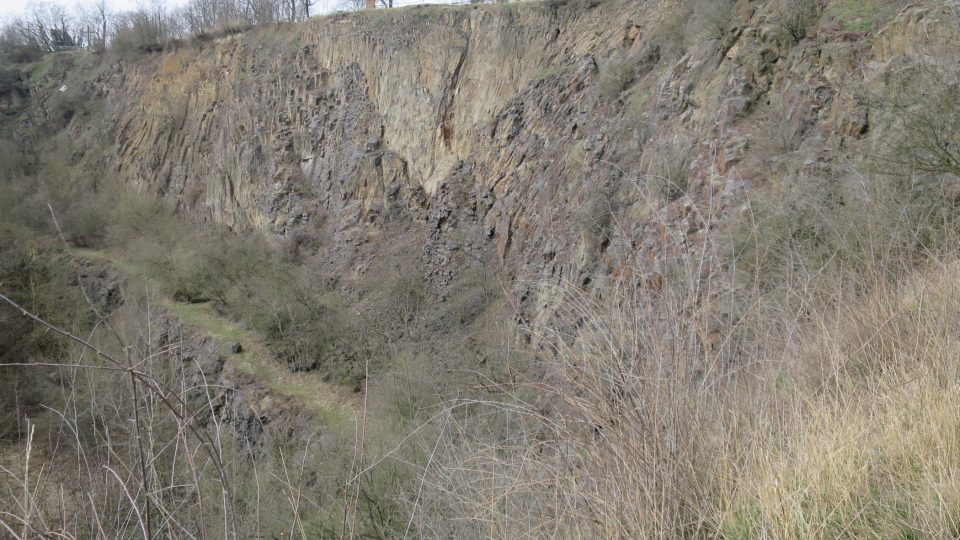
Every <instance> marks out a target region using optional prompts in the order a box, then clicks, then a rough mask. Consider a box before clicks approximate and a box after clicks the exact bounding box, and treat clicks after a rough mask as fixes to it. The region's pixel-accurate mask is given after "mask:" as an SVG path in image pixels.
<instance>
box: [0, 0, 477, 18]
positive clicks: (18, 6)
mask: <svg viewBox="0 0 960 540" xmlns="http://www.w3.org/2000/svg"><path fill="white" fill-rule="evenodd" d="M37 1H38V0H0V17H8V16H11V15H20V14H22V13H23V12H24V11H26V9H27V7H28V6H31V5H33V4H35V3H37ZM45 1H46V2H49V3H53V4H60V5H62V6H64V7H67V8H71V9H72V8H73V7H74V6H75V5H76V4H77V0H45ZM108 1H109V3H110V5H111V6H112V7H113V9H114V10H118V11H123V10H128V9H133V8H135V7H137V5H138V4H139V3H140V0H108ZM185 1H186V0H167V6H168V7H176V6H178V5H181V4H183V3H185ZM460 1H463V0H460ZM340 3H341V2H340V0H318V2H317V4H316V5H315V7H314V8H313V11H314V12H315V13H322V12H324V11H328V10H332V9H334V8H335V7H337V6H338V5H339V4H340ZM452 3H459V2H458V1H457V0H394V5H404V6H405V5H408V4H452Z"/></svg>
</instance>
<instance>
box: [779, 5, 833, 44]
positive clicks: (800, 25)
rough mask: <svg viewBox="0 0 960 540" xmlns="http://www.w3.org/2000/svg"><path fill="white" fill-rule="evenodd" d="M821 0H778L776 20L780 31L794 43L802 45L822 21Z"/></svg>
mask: <svg viewBox="0 0 960 540" xmlns="http://www.w3.org/2000/svg"><path fill="white" fill-rule="evenodd" d="M822 12H823V2H822V1H821V0H777V2H776V18H777V23H778V24H779V26H780V31H781V33H782V34H783V36H784V37H785V38H787V39H788V40H790V41H791V42H792V43H800V42H801V41H803V39H804V38H806V37H807V35H808V34H809V32H810V30H811V29H813V27H814V25H816V24H817V22H818V21H819V20H820V14H821V13H822Z"/></svg>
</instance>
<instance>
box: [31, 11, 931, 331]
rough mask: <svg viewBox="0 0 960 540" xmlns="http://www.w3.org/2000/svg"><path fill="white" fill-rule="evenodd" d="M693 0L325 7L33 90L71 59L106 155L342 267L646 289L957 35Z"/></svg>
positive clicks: (840, 140)
mask: <svg viewBox="0 0 960 540" xmlns="http://www.w3.org/2000/svg"><path fill="white" fill-rule="evenodd" d="M690 4H691V3H690V2H680V1H676V0H649V1H636V0H633V1H620V0H607V1H573V0H571V1H567V2H559V1H548V2H525V3H519V4H511V5H505V6H504V5H496V6H475V7H473V6H470V7H468V6H463V7H440V6H426V7H419V8H404V9H396V10H380V11H376V12H368V13H355V14H345V15H336V16H328V17H323V18H318V19H314V20H311V21H308V22H305V23H301V24H296V25H278V26H271V27H266V28H260V29H254V30H251V31H248V32H245V33H241V34H237V35H233V36H228V37H222V38H217V39H215V40H211V41H196V40H195V41H193V42H191V43H186V44H180V45H179V46H175V45H171V46H168V47H166V48H165V50H164V51H162V52H155V53H150V54H139V55H134V56H133V57H126V58H119V59H118V58H116V57H110V56H107V57H104V58H103V59H101V60H99V61H98V62H99V63H98V64H97V67H96V69H89V65H90V63H89V62H88V63H83V64H77V65H68V66H67V67H66V68H65V69H64V70H63V71H62V74H61V75H57V74H56V73H54V74H49V75H48V76H47V78H46V79H42V80H37V81H34V82H33V84H34V85H35V89H34V92H35V94H37V95H43V94H44V92H47V93H48V94H50V95H53V94H52V92H54V90H53V89H55V88H56V87H57V85H59V84H60V83H61V82H62V81H63V80H65V78H66V77H78V76H80V77H85V78H86V82H85V83H84V84H82V85H80V86H79V87H78V88H77V89H76V91H78V92H80V91H82V92H85V96H86V97H85V99H86V98H89V99H96V100H98V101H99V102H101V103H102V105H103V107H104V111H105V113H106V114H105V120H103V126H102V127H101V128H99V129H101V130H102V133H103V135H102V137H100V138H99V139H98V142H99V143H101V144H104V145H105V151H104V158H103V160H104V163H105V165H106V170H108V171H111V173H112V174H118V175H119V176H120V177H121V178H122V179H123V180H124V181H126V182H127V183H129V185H130V186H132V187H134V188H135V189H137V190H139V191H141V192H145V193H151V194H155V195H157V196H159V197H161V198H163V199H165V200H168V201H170V203H171V204H174V205H176V206H177V207H178V208H180V209H181V210H182V211H184V212H187V213H189V214H191V215H193V216H195V217H196V218H198V219H200V220H211V221H217V222H221V223H223V224H226V225H227V226H229V227H232V228H234V229H235V230H246V229H250V228H253V229H259V230H262V231H265V232H266V233H268V234H270V235H274V236H275V237H276V238H277V239H278V240H280V241H282V240H283V238H284V237H290V236H291V235H294V234H311V235H316V236H320V237H323V238H324V241H323V242H318V243H317V244H316V245H317V247H316V248H315V249H316V250H318V251H319V252H320V254H321V255H324V254H326V255H327V258H330V259H336V260H337V261H338V262H337V266H338V267H339V268H341V269H354V270H355V271H358V272H360V271H362V269H361V270H357V268H358V267H359V265H360V261H361V259H363V258H370V257H375V256H376V254H377V253H389V252H390V247H391V245H395V240H396V238H397V235H398V234H402V235H404V237H405V238H406V242H407V243H406V244H405V246H406V248H409V249H412V250H413V252H414V255H415V256H416V257H418V258H420V259H421V261H422V263H423V265H424V268H425V272H426V273H427V277H428V278H429V279H430V280H431V283H433V284H434V285H435V286H436V287H437V289H438V291H439V292H440V293H441V294H444V293H443V288H444V287H445V286H447V285H448V284H449V283H450V281H451V279H452V278H453V277H454V276H455V275H456V274H457V272H459V271H460V270H462V266H463V265H464V264H483V265H487V266H490V267H494V268H498V269H501V270H503V271H504V272H505V273H506V275H508V276H509V277H510V278H512V279H516V283H522V284H523V285H514V286H515V287H516V288H517V293H518V298H519V301H520V302H521V304H523V303H529V302H532V301H533V300H532V298H534V297H535V296H536V295H532V296H531V295H527V294H526V290H527V289H529V288H530V287H531V286H530V285H529V284H530V283H542V282H543V281H544V280H546V281H552V282H555V283H562V282H565V281H566V282H572V283H576V284H578V285H580V286H585V287H596V288H598V290H601V289H602V288H603V287H604V286H606V284H607V283H609V282H610V281H611V280H614V279H628V280H631V281H633V282H637V283H640V284H642V285H644V286H649V287H657V286H659V283H661V282H662V280H663V275H664V272H665V271H664V267H665V266H666V265H668V264H669V261H670V260H672V259H673V258H675V256H676V255H678V254H679V253H681V252H689V251H690V250H697V249H699V248H700V247H702V246H703V245H704V242H706V239H707V238H709V237H710V231H712V230H714V229H716V228H718V227H722V226H723V224H724V223H725V222H726V221H727V218H728V217H730V216H736V215H738V213H739V212H741V210H742V209H743V208H744V207H745V206H744V205H745V204H746V201H747V199H748V197H747V193H748V192H749V190H750V189H751V188H753V187H755V186H764V185H766V186H768V187H773V188H776V186H777V185H778V184H782V183H785V182H790V181H798V180H797V179H798V178H802V177H803V176H804V175H805V174H822V173H823V171H824V170H825V169H829V168H830V167H832V166H834V164H836V163H838V162H839V160H841V159H843V158H844V157H845V156H849V155H850V154H851V153H856V152H864V151H865V150H864V149H866V148H869V146H870V145H872V144H874V143H875V142H876V141H875V138H876V136H875V133H876V131H877V130H876V129H875V127H876V126H874V125H872V124H871V121H872V118H871V110H870V105H869V103H868V101H869V100H868V99H867V98H866V94H865V93H864V92H863V85H862V83H863V82H864V81H869V80H877V79H879V78H881V77H882V76H883V75H884V74H885V73H888V72H889V71H890V70H891V69H892V68H891V67H890V66H891V65H893V64H895V61H896V60H897V59H899V58H904V57H909V56H910V55H911V54H914V53H913V52H912V47H913V44H915V43H917V42H918V41H919V40H921V37H922V40H923V41H924V42H930V41H936V40H937V39H940V38H938V37H937V36H941V37H943V38H944V39H946V38H947V37H948V36H949V35H950V31H949V29H948V28H947V26H948V23H947V22H946V20H945V16H946V14H947V11H946V10H947V9H949V8H948V7H946V6H943V5H938V4H937V3H931V4H930V5H924V4H922V3H921V4H917V5H914V4H910V5H906V6H905V7H904V6H898V7H897V9H895V10H893V11H891V12H890V16H889V18H887V19H884V20H880V21H878V22H877V24H878V25H879V26H880V27H881V28H882V29H881V30H880V31H878V32H856V31H850V30H848V29H846V28H845V27H844V26H843V24H842V23H841V22H838V21H836V20H832V19H831V18H830V17H829V16H825V17H824V18H823V19H822V20H821V22H820V23H819V25H817V26H816V27H814V28H812V29H811V30H810V32H809V35H808V36H807V37H805V38H803V39H801V40H799V41H794V40H791V39H788V38H784V36H783V32H782V29H781V28H780V23H779V19H778V13H777V11H776V7H775V4H777V3H776V2H770V3H763V2H743V1H741V2H737V3H735V4H731V5H732V7H731V10H730V13H728V14H726V16H728V17H729V20H728V24H726V25H725V27H724V28H726V29H725V30H723V31H722V32H719V33H714V34H711V32H710V31H709V28H710V21H707V20H704V18H703V16H702V15H701V14H700V12H698V11H697V9H695V8H694V9H693V10H692V11H690V10H689V9H688V7H689V5H690ZM694 4H696V3H694ZM685 9H687V11H686V12H684V10H685ZM684 13H685V14H684ZM938 29H939V30H938ZM684 36H686V37H684ZM690 36H695V37H690ZM68 63H69V62H68ZM83 66H87V67H84V68H83V69H85V70H87V72H88V73H87V72H83V73H78V70H79V69H80V68H81V67H83ZM71 91H73V90H71ZM40 103H43V100H40ZM84 121H86V120H85V119H83V118H73V119H70V120H69V122H70V125H71V126H73V128H74V129H80V128H81V127H82V123H83V122H84ZM777 139H783V140H782V141H781V142H782V144H781V145H780V146H782V147H777V148H776V149H771V144H773V143H772V142H771V141H775V140H777ZM398 231H399V232H398ZM464 254H470V255H472V256H470V257H464V256H463V255H464ZM457 261H473V262H468V263H462V262H460V263H458V262H457ZM712 264H716V261H712V260H710V257H709V256H707V257H706V258H705V259H704V260H703V265H704V268H706V269H709V267H710V266H711V265H712ZM541 307H543V306H541ZM534 311H535V312H536V311H540V308H537V309H534ZM532 315H534V316H535V315H536V314H535V313H534V314H532Z"/></svg>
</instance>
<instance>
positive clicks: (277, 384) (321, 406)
mask: <svg viewBox="0 0 960 540" xmlns="http://www.w3.org/2000/svg"><path fill="white" fill-rule="evenodd" d="M74 253H75V254H76V255H78V256H80V257H85V258H88V259H92V260H96V261H100V262H104V263H107V264H109V265H110V266H111V267H113V268H115V269H116V270H118V271H120V272H122V273H123V274H124V275H125V276H126V277H127V278H137V279H138V280H141V281H143V280H146V281H147V282H148V283H149V282H152V281H153V280H152V278H151V277H150V276H149V273H148V272H147V271H146V270H144V269H143V268H141V267H139V266H138V265H137V264H136V262H134V261H130V260H125V259H122V258H120V257H118V256H116V255H114V254H112V253H109V252H107V251H103V250H95V249H79V248H77V249H74ZM155 289H156V290H162V288H161V287H159V286H157V287H155ZM160 307H161V308H163V309H164V310H166V311H167V312H168V313H170V314H171V315H173V316H174V317H175V318H176V319H177V320H178V321H179V322H180V324H182V325H183V326H185V327H186V328H188V329H192V330H196V331H198V332H200V333H202V334H206V335H208V336H210V337H212V338H214V339H216V340H217V341H221V342H237V343H240V344H242V346H243V351H242V352H241V353H240V354H237V355H231V356H230V357H228V358H229V359H230V360H231V361H233V362H235V366H236V367H237V368H238V369H239V370H240V371H242V372H244V373H248V374H250V375H253V376H254V377H255V378H256V380H257V381H259V382H260V383H261V384H263V386H264V387H266V388H267V389H268V390H269V391H270V392H271V393H274V394H276V395H279V396H284V397H288V398H291V399H293V400H294V401H295V402H296V403H297V404H298V405H300V406H302V407H304V408H305V409H306V410H308V411H310V412H311V413H313V414H314V415H315V416H316V417H317V418H318V419H320V420H321V421H323V422H324V423H340V422H342V421H345V420H347V419H349V418H351V417H352V416H353V414H354V410H353V407H354V405H355V401H356V400H355V398H353V397H352V396H351V395H350V394H348V393H347V392H346V391H345V390H344V389H342V388H339V387H336V386H334V385H331V384H329V383H327V382H325V381H323V379H322V377H321V376H320V375H319V374H317V373H316V372H297V373H293V372H291V371H290V370H288V369H287V368H286V367H285V366H284V365H283V363H282V362H280V361H279V360H278V359H277V358H275V357H274V356H273V354H272V353H271V352H270V350H269V349H268V348H267V347H266V345H264V343H263V341H262V340H261V338H260V337H259V336H258V335H256V334H255V333H254V332H252V331H250V330H248V329H246V328H244V327H243V326H242V325H240V324H239V323H237V322H234V321H231V320H230V319H228V318H227V317H225V316H223V315H221V314H219V313H217V312H216V310H214V309H213V308H212V307H211V306H210V305H209V304H204V303H198V304H188V303H183V302H177V301H175V300H173V299H171V298H168V297H162V298H161V299H160Z"/></svg>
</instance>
